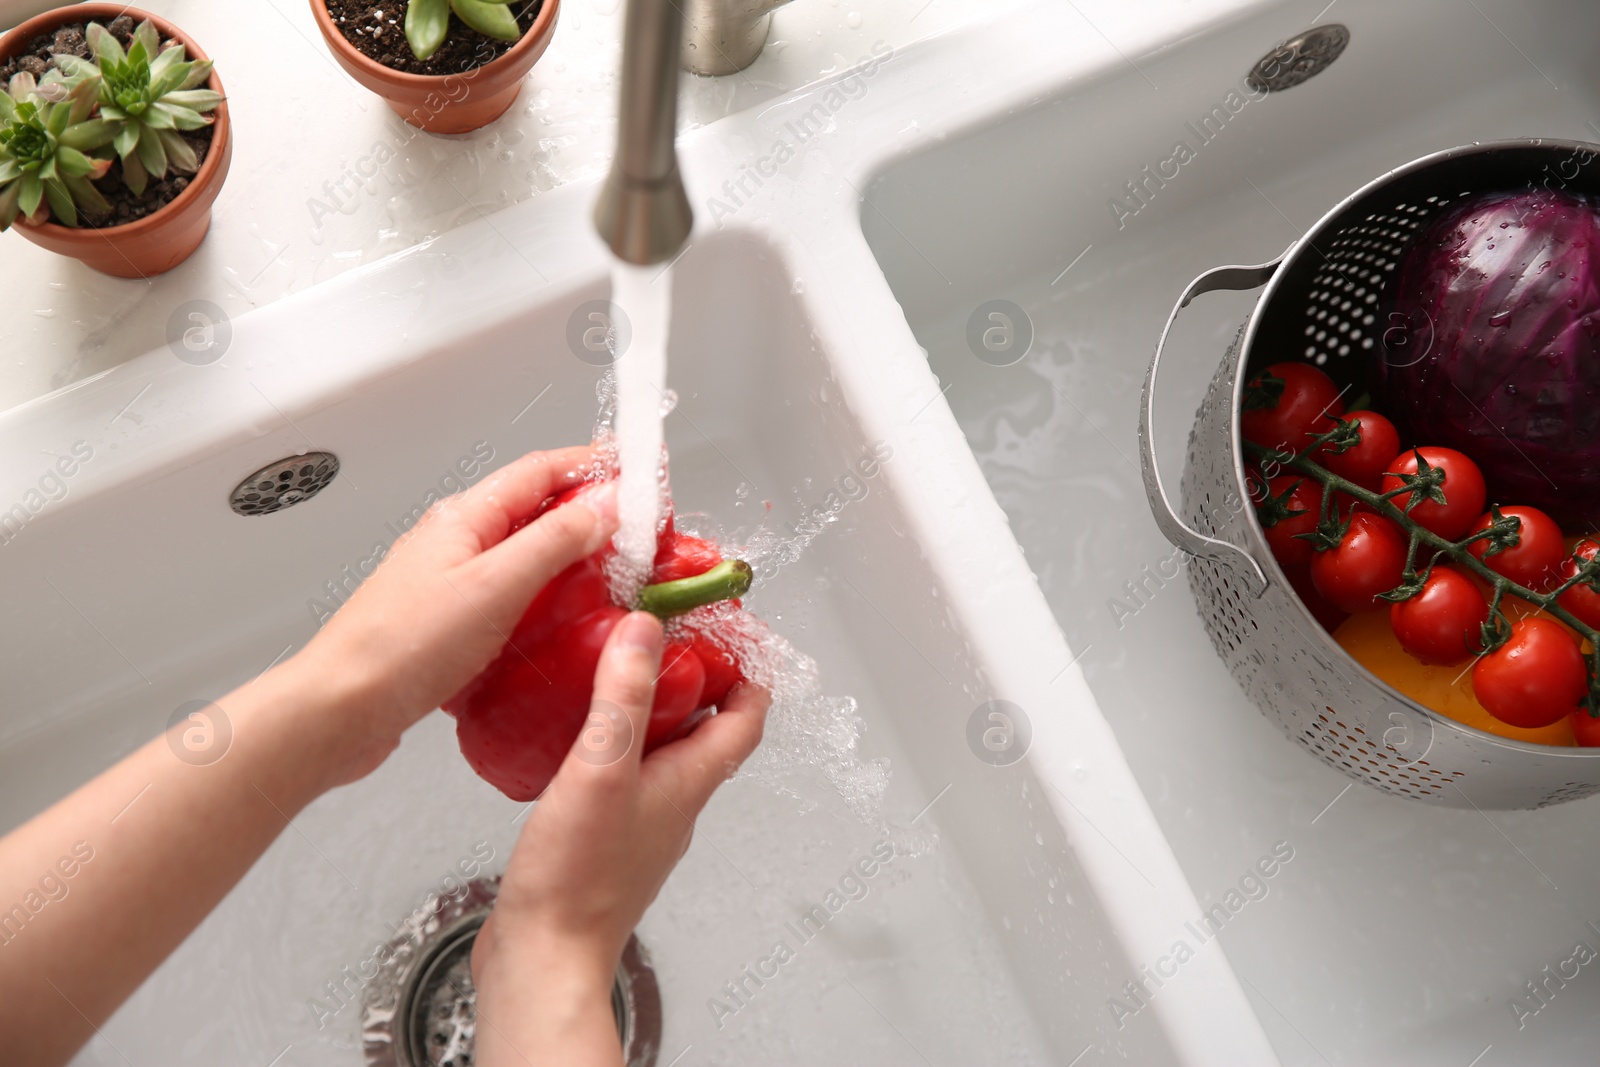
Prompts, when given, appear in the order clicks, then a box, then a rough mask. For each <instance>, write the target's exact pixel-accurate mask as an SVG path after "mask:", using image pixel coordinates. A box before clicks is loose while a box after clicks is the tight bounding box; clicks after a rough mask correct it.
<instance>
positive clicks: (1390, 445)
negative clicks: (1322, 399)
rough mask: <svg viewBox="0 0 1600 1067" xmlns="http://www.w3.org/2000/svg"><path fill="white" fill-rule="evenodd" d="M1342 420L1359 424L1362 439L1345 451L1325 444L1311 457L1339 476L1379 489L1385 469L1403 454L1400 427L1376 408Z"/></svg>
mask: <svg viewBox="0 0 1600 1067" xmlns="http://www.w3.org/2000/svg"><path fill="white" fill-rule="evenodd" d="M1341 421H1344V422H1355V423H1357V424H1358V425H1359V426H1360V428H1361V440H1360V442H1359V443H1357V444H1354V445H1351V446H1350V447H1349V448H1347V449H1345V450H1344V451H1343V452H1334V451H1332V450H1331V449H1330V448H1329V447H1328V446H1327V445H1326V444H1323V445H1320V446H1318V448H1317V450H1316V451H1315V452H1313V453H1311V458H1312V459H1313V460H1315V461H1316V462H1318V463H1320V464H1322V466H1324V467H1326V468H1328V469H1329V470H1330V471H1332V472H1333V473H1335V474H1337V475H1338V476H1339V477H1341V478H1348V479H1349V480H1350V481H1352V482H1355V483H1356V484H1357V485H1359V486H1361V487H1362V488H1363V489H1370V490H1372V491H1373V492H1374V493H1376V492H1377V491H1378V488H1379V486H1381V485H1382V484H1383V474H1384V472H1385V471H1387V470H1388V469H1389V466H1390V464H1392V463H1393V462H1394V459H1395V457H1396V456H1398V455H1399V454H1400V431H1399V430H1396V429H1395V428H1394V423H1392V422H1390V421H1389V420H1388V419H1386V418H1384V417H1383V416H1382V415H1379V414H1378V413H1377V412H1376V411H1352V412H1349V413H1348V414H1346V415H1344V416H1343V417H1342V420H1341ZM1330 428H1331V427H1330Z"/></svg>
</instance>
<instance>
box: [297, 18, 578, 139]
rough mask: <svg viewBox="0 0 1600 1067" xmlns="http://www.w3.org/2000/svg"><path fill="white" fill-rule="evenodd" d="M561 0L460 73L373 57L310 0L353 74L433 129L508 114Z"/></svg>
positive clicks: (467, 126) (462, 129)
mask: <svg viewBox="0 0 1600 1067" xmlns="http://www.w3.org/2000/svg"><path fill="white" fill-rule="evenodd" d="M560 10H561V0H544V4H543V5H542V6H541V7H540V8H539V14H538V15H536V16H534V20H533V25H532V26H530V27H528V31H527V32H526V33H524V34H523V35H522V36H521V37H520V38H518V39H517V43H516V44H513V45H512V46H511V47H510V49H508V50H507V51H506V52H505V53H504V54H503V55H501V56H499V57H498V58H496V59H494V60H492V61H490V62H488V63H485V64H484V65H483V66H481V67H474V68H472V69H471V70H464V71H462V72H461V73H459V74H407V73H405V72H403V71H398V70H393V69H391V68H389V67H386V66H384V65H383V64H382V63H379V62H378V61H377V60H375V59H372V58H369V57H368V56H367V55H366V54H365V53H364V52H362V51H361V50H360V49H358V48H357V47H356V46H355V45H353V44H351V43H350V42H349V41H348V40H346V39H345V35H344V34H343V32H341V31H340V29H339V27H338V26H336V25H335V24H334V21H333V18H332V16H330V15H329V14H328V6H327V4H325V3H324V2H323V0H311V13H312V14H313V15H314V16H316V19H317V28H318V29H320V30H321V31H322V36H323V38H324V39H326V40H327V42H328V47H329V48H330V49H332V51H333V58H334V59H336V60H338V62H339V65H340V66H341V67H343V68H344V69H345V70H346V71H347V72H348V73H349V74H350V76H351V77H352V78H354V79H355V80H356V81H358V82H360V83H361V84H362V85H363V86H365V87H366V88H368V89H371V90H372V91H373V92H375V93H377V94H378V95H379V96H381V97H383V99H384V100H385V101H386V102H387V103H388V105H389V106H390V107H392V108H394V110H395V113H396V114H398V115H399V116H400V117H401V118H403V119H405V120H406V121H407V122H409V123H411V125H413V126H417V127H420V128H422V129H424V130H427V131H428V132H429V133H466V132H467V131H469V130H475V129H477V128H478V127H480V126H487V125H488V124H489V123H491V122H493V121H494V120H495V119H497V118H499V117H500V116H501V115H503V114H505V112H506V109H507V108H509V107H510V106H511V105H512V104H513V103H514V102H515V101H516V99H517V94H518V93H519V92H521V91H522V79H523V77H524V76H525V75H526V74H527V73H528V71H529V70H530V69H531V68H532V67H533V65H534V64H535V63H537V62H538V61H539V57H540V56H542V55H544V50H545V49H546V48H548V47H549V46H550V38H551V37H552V36H554V34H555V31H556V15H557V14H558V13H559V12H560Z"/></svg>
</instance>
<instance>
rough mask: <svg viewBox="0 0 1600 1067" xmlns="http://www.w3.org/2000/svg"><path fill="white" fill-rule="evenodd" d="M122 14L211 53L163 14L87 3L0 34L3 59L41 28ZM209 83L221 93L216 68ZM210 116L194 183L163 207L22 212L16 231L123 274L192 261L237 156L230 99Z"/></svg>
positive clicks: (190, 48)
mask: <svg viewBox="0 0 1600 1067" xmlns="http://www.w3.org/2000/svg"><path fill="white" fill-rule="evenodd" d="M119 15H127V16H128V17H129V18H131V19H133V21H134V22H135V23H140V22H143V21H144V20H145V19H149V20H150V21H151V22H153V23H155V27H156V31H157V32H158V33H160V34H161V39H162V40H167V39H168V38H171V39H172V40H175V41H177V42H179V43H180V44H182V45H183V47H184V48H185V49H186V51H187V54H188V57H189V58H190V59H209V58H210V57H209V56H207V55H206V54H205V52H203V51H201V49H200V46H199V45H197V44H195V42H194V39H193V38H191V37H190V36H189V35H188V34H186V33H184V32H183V31H182V30H180V29H179V28H178V27H176V26H174V25H173V24H172V23H170V22H168V21H167V20H166V19H164V18H162V17H161V16H160V15H152V14H150V13H149V12H146V11H140V10H139V9H138V8H135V7H123V6H122V5H121V4H107V3H86V4H73V5H71V6H70V7H58V8H56V9H55V10H53V11H46V12H45V13H44V14H42V15H38V16H36V17H34V18H31V19H29V20H28V21H27V22H24V23H22V24H21V25H19V26H17V27H15V28H14V29H12V30H11V31H10V32H8V33H7V34H6V35H5V36H4V37H0V62H5V61H6V60H8V59H10V58H11V57H12V56H13V55H15V54H16V53H18V52H20V51H22V50H24V49H25V48H27V46H28V43H29V42H30V41H32V40H33V39H34V38H35V37H38V36H39V35H40V34H46V33H51V32H53V31H54V30H55V29H56V28H57V27H60V26H64V25H66V24H67V23H70V22H82V23H84V24H85V25H87V24H88V23H91V22H98V23H100V24H101V25H102V26H104V25H106V24H108V23H110V22H111V20H112V19H114V18H116V17H117V16H119ZM206 84H207V86H208V87H209V88H211V89H212V90H214V91H216V92H219V93H221V92H223V89H222V81H221V79H219V78H218V77H217V73H216V71H214V70H213V71H212V72H211V80H210V81H209V82H207V83H206ZM224 95H226V94H225V93H224ZM211 114H212V115H213V116H214V117H215V121H214V122H213V123H212V126H211V147H210V149H208V150H207V152H206V158H205V159H204V160H202V161H201V163H200V170H199V171H198V172H197V173H196V174H194V175H193V176H192V177H190V179H189V185H188V187H187V188H186V189H184V190H183V192H181V193H179V194H178V195H177V196H176V197H174V198H173V199H172V201H171V202H170V203H168V204H167V205H166V206H165V207H162V208H161V209H160V210H158V211H154V212H151V213H150V214H148V215H146V216H145V217H144V218H142V219H136V220H135V221H133V222H128V223H124V224H123V225H121V226H105V227H101V228H98V229H97V228H95V227H93V226H62V225H61V224H59V223H55V222H46V223H43V224H41V225H33V224H31V223H28V222H27V221H25V220H24V219H22V218H18V219H17V224H16V225H14V226H12V230H13V231H14V232H16V233H20V234H21V235H22V236H24V237H26V238H27V239H28V240H30V241H32V242H33V243H34V244H36V245H39V246H40V247H41V248H48V249H49V250H50V251H52V252H56V253H59V254H60V255H63V256H71V257H72V258H74V259H77V260H81V261H82V262H83V263H84V264H85V265H86V266H90V267H93V268H94V269H95V270H97V271H101V272H102V273H105V274H113V275H115V276H117V277H118V278H148V277H149V276H150V275H152V274H160V273H161V272H162V271H168V270H171V269H172V268H173V267H176V266H177V265H178V264H179V263H182V262H183V261H184V260H186V259H188V258H189V256H190V255H191V254H192V253H193V252H194V250H195V249H196V248H199V247H200V242H201V241H202V240H204V239H205V236H206V231H207V230H208V229H210V228H211V204H212V202H213V201H214V200H216V198H217V193H219V192H221V190H222V181H223V179H224V178H226V177H227V176H228V163H229V161H230V160H231V159H232V158H233V136H232V131H231V130H230V128H229V123H228V105H227V102H226V101H224V102H223V103H220V104H218V105H217V107H216V110H215V111H213V112H211Z"/></svg>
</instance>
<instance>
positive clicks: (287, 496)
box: [228, 452, 339, 515]
mask: <svg viewBox="0 0 1600 1067" xmlns="http://www.w3.org/2000/svg"><path fill="white" fill-rule="evenodd" d="M338 473H339V457H338V456H336V455H334V454H333V453H332V452H307V453H305V454H304V455H302V456H285V457H284V458H283V459H280V460H278V462H276V463H269V464H268V465H267V466H265V467H262V468H261V469H260V470H258V471H256V472H255V473H254V474H252V475H250V476H249V477H248V478H246V479H245V480H244V481H242V482H240V483H239V484H238V485H236V486H234V487H233V492H232V493H230V494H229V495H228V506H229V507H231V508H233V510H234V511H236V512H238V513H239V514H240V515H270V514H272V513H273V512H274V511H282V510H283V509H284V508H290V507H294V505H296V504H298V503H300V502H301V501H302V500H310V499H311V498H312V497H314V496H316V495H317V494H318V493H320V492H322V491H323V490H324V489H326V488H328V486H329V485H331V484H333V479H334V476H335V475H337V474H338Z"/></svg>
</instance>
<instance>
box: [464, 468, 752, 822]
mask: <svg viewBox="0 0 1600 1067" xmlns="http://www.w3.org/2000/svg"><path fill="white" fill-rule="evenodd" d="M581 489H582V487H580V488H577V489H569V490H567V491H566V492H563V493H561V494H560V495H558V496H556V497H555V498H553V499H552V500H551V501H550V502H549V503H548V504H547V505H546V506H545V507H544V508H543V509H541V514H542V513H543V512H544V511H548V510H549V509H550V508H553V507H560V506H561V505H563V504H565V503H566V502H567V501H569V500H571V499H572V498H573V497H574V496H576V495H577V494H578V493H579V492H580V491H581ZM615 554H616V550H615V549H614V548H612V547H610V546H607V547H606V548H604V549H602V550H601V551H600V552H598V553H596V554H595V555H593V556H590V557H589V558H588V559H584V560H580V561H579V562H577V563H574V564H573V565H572V566H570V567H568V568H567V569H566V570H564V571H562V572H561V573H560V574H559V575H557V576H556V578H555V579H554V580H553V581H551V582H550V584H549V585H547V586H545V588H544V589H543V590H542V591H541V592H540V593H539V595H538V596H537V597H535V598H534V601H533V603H532V604H530V605H529V606H528V610H527V611H526V612H525V613H524V614H523V616H522V620H521V621H520V622H519V623H518V624H517V626H516V629H515V630H513V631H512V633H511V639H510V641H508V642H507V644H506V646H505V647H504V648H503V649H501V652H500V655H499V656H498V657H497V658H496V659H495V660H494V662H493V663H491V664H490V665H489V666H488V667H487V668H485V669H484V671H483V673H481V674H479V675H478V676H477V677H476V678H474V679H473V680H472V681H471V682H470V683H468V685H467V686H466V688H464V689H463V690H462V691H461V692H460V693H457V694H456V695H455V696H454V697H452V698H451V699H450V700H448V701H446V702H445V704H444V710H445V711H447V712H449V713H450V714H451V715H454V716H455V717H456V739H457V741H458V742H459V743H460V745H461V752H462V755H464V756H466V758H467V762H468V763H470V764H471V765H472V768H473V770H475V771H477V772H478V774H479V775H481V776H482V777H483V778H484V779H485V780H486V781H488V782H489V783H490V784H492V785H494V786H495V787H496V788H498V789H499V790H500V791H501V792H502V793H504V794H505V795H506V796H508V797H510V798H511V799H512V800H532V799H534V798H535V797H537V796H538V795H539V794H540V793H542V792H544V789H545V787H546V786H547V785H549V784H550V779H551V778H553V777H555V773H556V769H557V768H559V767H560V766H561V761H562V760H563V759H564V758H565V757H566V755H567V752H568V750H570V749H571V748H572V745H573V742H574V741H576V740H577V738H578V734H579V732H580V731H581V730H582V729H583V727H584V723H585V721H586V720H587V718H588V715H589V704H590V700H591V699H592V697H593V690H594V674H595V669H596V667H598V665H599V662H600V650H601V649H602V648H603V647H604V645H605V642H606V637H607V635H609V634H610V633H611V628H612V627H613V626H615V625H616V624H617V622H618V621H619V620H620V619H621V618H622V617H623V616H625V615H626V614H627V613H628V607H627V606H625V605H623V604H619V603H617V602H616V600H615V598H614V597H613V596H612V592H611V586H610V583H609V582H608V581H607V580H606V576H605V571H604V568H605V564H606V561H607V560H608V559H609V558H610V557H611V556H613V555H615ZM750 577H751V575H750V567H749V565H748V564H746V563H745V562H744V561H742V560H724V559H723V558H722V553H721V552H720V551H718V549H717V546H716V545H714V544H712V543H711V542H709V541H705V540H702V539H700V538H698V537H691V536H689V535H687V534H681V533H678V532H677V530H676V528H675V527H674V525H673V521H672V516H671V514H670V512H669V514H668V516H667V522H666V524H665V528H664V529H663V530H662V532H661V535H660V536H659V538H658V539H657V542H656V558H655V567H654V571H653V573H652V575H651V578H652V584H650V585H647V586H645V587H644V589H643V590H642V591H641V593H640V595H639V601H638V603H637V604H636V605H635V606H636V607H638V608H640V609H643V610H646V611H651V612H654V613H655V614H656V615H659V616H661V617H662V618H663V619H665V618H669V617H671V616H673V615H678V614H682V613H683V612H686V611H690V610H692V609H694V608H696V607H700V606H702V605H705V604H711V603H715V602H717V601H721V600H732V603H733V605H734V606H735V607H737V606H738V605H739V601H738V600H737V599H734V598H737V597H738V596H740V595H741V594H743V593H744V592H745V591H746V590H747V589H749V587H750ZM741 680H742V676H741V674H740V672H739V667H738V665H737V664H736V663H735V661H734V658H733V656H732V655H730V653H729V651H728V650H726V649H724V648H722V647H720V646H719V645H718V644H717V643H716V642H715V641H714V640H712V639H711V638H709V637H707V636H705V635H704V634H703V633H701V632H698V631H697V632H696V633H694V634H693V635H685V636H680V637H674V638H671V639H669V640H668V641H667V643H666V647H665V648H664V650H663V653H662V657H661V673H660V675H659V677H658V678H657V680H656V695H655V702H654V704H652V705H651V708H650V726H649V729H648V731H647V732H646V735H645V738H644V750H645V752H649V751H651V750H652V749H655V748H659V747H660V746H661V745H663V744H665V743H666V742H668V741H671V740H675V739H676V738H678V737H680V736H682V735H683V734H685V733H687V732H688V731H689V730H691V729H693V727H694V724H695V723H696V722H698V721H699V718H700V717H701V716H702V715H703V713H704V712H706V711H707V710H709V709H710V708H712V707H714V706H716V705H717V704H720V703H721V702H722V701H723V700H724V699H725V698H726V697H727V695H728V690H730V689H732V688H733V686H734V685H736V684H737V683H738V682H740V681H741Z"/></svg>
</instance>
